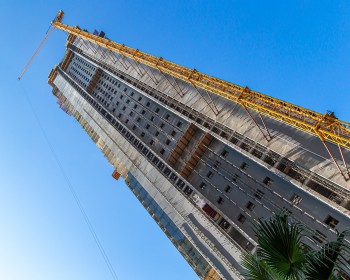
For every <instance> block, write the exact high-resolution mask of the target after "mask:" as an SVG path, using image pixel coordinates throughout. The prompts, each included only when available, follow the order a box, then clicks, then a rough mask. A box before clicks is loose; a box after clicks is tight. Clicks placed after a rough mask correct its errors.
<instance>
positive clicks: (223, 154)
mask: <svg viewBox="0 0 350 280" xmlns="http://www.w3.org/2000/svg"><path fill="white" fill-rule="evenodd" d="M221 156H222V157H224V158H225V157H227V156H228V151H226V150H223V151H222V152H221Z"/></svg>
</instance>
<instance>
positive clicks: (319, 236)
mask: <svg viewBox="0 0 350 280" xmlns="http://www.w3.org/2000/svg"><path fill="white" fill-rule="evenodd" d="M312 237H313V238H314V239H315V240H316V241H317V242H319V243H323V241H325V240H326V239H327V237H326V236H325V235H324V234H323V233H322V232H320V231H319V230H316V231H315V233H314V235H313V236H312Z"/></svg>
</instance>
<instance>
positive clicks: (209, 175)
mask: <svg viewBox="0 0 350 280" xmlns="http://www.w3.org/2000/svg"><path fill="white" fill-rule="evenodd" d="M213 176H214V174H213V172H211V171H209V172H208V174H207V177H208V178H209V179H211V178H213Z"/></svg>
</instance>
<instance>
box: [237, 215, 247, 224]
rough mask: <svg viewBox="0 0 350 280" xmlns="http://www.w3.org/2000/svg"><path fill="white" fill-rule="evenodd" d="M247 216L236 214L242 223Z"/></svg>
mask: <svg viewBox="0 0 350 280" xmlns="http://www.w3.org/2000/svg"><path fill="white" fill-rule="evenodd" d="M246 219H247V218H246V217H245V216H243V215H242V214H239V216H238V221H239V222H241V223H242V224H243V223H244V222H245V220H246Z"/></svg>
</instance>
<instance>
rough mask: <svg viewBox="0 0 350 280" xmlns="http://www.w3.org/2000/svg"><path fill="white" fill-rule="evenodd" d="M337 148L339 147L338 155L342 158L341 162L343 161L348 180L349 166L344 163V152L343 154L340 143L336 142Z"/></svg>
mask: <svg viewBox="0 0 350 280" xmlns="http://www.w3.org/2000/svg"><path fill="white" fill-rule="evenodd" d="M338 148H339V152H340V155H341V158H342V160H343V163H344V166H345V170H346V173H347V174H348V180H349V179H350V171H349V167H348V165H347V163H346V160H345V157H344V154H343V151H342V149H341V147H340V145H339V144H338Z"/></svg>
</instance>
